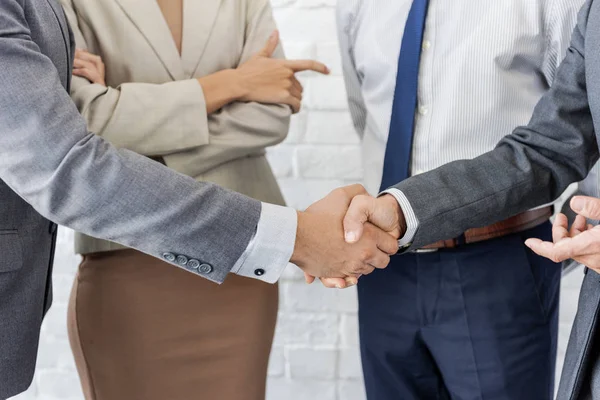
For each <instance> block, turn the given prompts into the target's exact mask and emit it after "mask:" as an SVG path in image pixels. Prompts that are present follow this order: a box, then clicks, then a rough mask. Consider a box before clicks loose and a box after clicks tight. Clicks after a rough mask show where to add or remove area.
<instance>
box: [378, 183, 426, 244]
mask: <svg viewBox="0 0 600 400" xmlns="http://www.w3.org/2000/svg"><path fill="white" fill-rule="evenodd" d="M381 194H391V195H392V196H394V198H395V199H396V200H397V201H398V204H399V205H400V208H401V209H402V213H403V214H404V219H405V220H406V233H405V234H404V236H403V237H401V238H400V240H399V241H398V245H399V246H400V251H402V250H405V249H408V248H409V247H410V246H411V245H412V241H413V239H414V238H415V235H416V234H417V230H418V229H419V220H418V218H417V215H416V214H415V210H413V208H412V206H411V205H410V202H409V201H408V199H407V198H406V196H405V195H404V193H402V192H401V191H400V190H398V189H394V188H391V189H387V190H384V191H383V192H382V193H381Z"/></svg>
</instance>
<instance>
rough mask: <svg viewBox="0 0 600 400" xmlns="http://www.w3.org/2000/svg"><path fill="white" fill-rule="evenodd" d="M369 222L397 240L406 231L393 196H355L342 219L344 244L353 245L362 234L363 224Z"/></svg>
mask: <svg viewBox="0 0 600 400" xmlns="http://www.w3.org/2000/svg"><path fill="white" fill-rule="evenodd" d="M367 222H370V223H372V224H373V225H375V226H378V227H379V228H381V229H382V230H384V231H386V232H387V233H389V234H390V235H392V236H394V237H395V238H396V239H399V238H400V237H401V235H403V234H404V232H405V231H406V222H405V221H404V214H402V210H401V209H400V205H399V204H398V201H397V200H396V198H395V197H394V196H392V195H391V194H385V195H383V196H381V197H377V198H375V197H371V196H369V195H368V194H361V195H358V196H355V197H354V198H353V199H352V203H350V207H348V211H347V212H346V216H345V217H344V236H345V238H346V242H348V243H355V242H356V241H358V240H360V238H361V237H362V234H363V228H364V226H365V223H367Z"/></svg>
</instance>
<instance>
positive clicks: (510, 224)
mask: <svg viewBox="0 0 600 400" xmlns="http://www.w3.org/2000/svg"><path fill="white" fill-rule="evenodd" d="M552 211H553V208H552V206H548V207H543V208H538V209H535V210H529V211H525V212H523V213H521V214H518V215H515V216H514V217H510V218H508V219H505V220H504V221H500V222H497V223H495V224H492V225H488V226H485V227H483V228H473V229H469V230H467V231H466V232H465V233H464V235H463V237H460V238H455V239H448V240H440V241H439V242H435V243H433V244H430V245H427V246H424V247H422V250H424V251H427V250H429V251H434V250H438V249H453V248H455V247H458V246H460V245H461V244H468V243H477V242H483V241H484V240H490V239H494V238H499V237H502V236H506V235H510V234H511V233H518V232H522V231H525V230H527V229H531V228H533V227H535V226H537V225H539V224H541V223H542V222H545V221H547V220H548V219H549V218H550V217H551V216H552ZM417 251H418V250H417Z"/></svg>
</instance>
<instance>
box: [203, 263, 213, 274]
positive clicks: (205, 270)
mask: <svg viewBox="0 0 600 400" xmlns="http://www.w3.org/2000/svg"><path fill="white" fill-rule="evenodd" d="M212 270H213V268H212V267H211V266H210V265H209V264H202V265H201V266H200V272H202V273H203V274H210V273H211V272H212Z"/></svg>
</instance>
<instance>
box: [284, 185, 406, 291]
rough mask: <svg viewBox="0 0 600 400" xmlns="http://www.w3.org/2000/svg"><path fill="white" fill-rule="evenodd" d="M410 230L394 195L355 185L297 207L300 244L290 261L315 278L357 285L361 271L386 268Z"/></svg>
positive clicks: (309, 278) (308, 278) (329, 283)
mask: <svg viewBox="0 0 600 400" xmlns="http://www.w3.org/2000/svg"><path fill="white" fill-rule="evenodd" d="M405 231H406V222H405V220H404V215H403V214H402V210H401V209H400V206H399V204H398V202H397V200H396V199H395V198H394V197H393V196H392V195H383V196H381V197H378V198H374V197H372V196H370V195H369V194H368V193H367V191H366V190H365V188H364V187H363V186H362V185H351V186H346V187H343V188H339V189H336V190H334V191H333V192H331V193H330V194H329V195H327V197H325V198H323V199H322V200H319V201H317V202H316V203H314V204H313V205H311V206H310V207H309V208H308V209H306V211H303V212H298V229H297V234H296V244H295V247H294V252H293V254H292V257H291V259H290V261H291V262H292V263H294V264H296V265H297V266H298V267H299V268H300V269H302V271H303V272H304V275H305V278H306V281H307V282H308V283H312V282H313V281H314V280H315V277H319V278H320V279H321V281H322V282H323V284H324V285H325V286H326V287H331V288H332V287H337V288H340V289H341V288H345V287H348V286H352V285H355V284H356V283H357V282H358V278H359V277H360V276H361V275H367V274H370V273H371V272H373V271H374V270H375V268H385V267H386V266H387V265H388V264H389V262H390V256H391V255H393V254H395V253H396V252H397V251H398V239H399V238H400V237H401V236H402V235H404V232H405Z"/></svg>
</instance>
